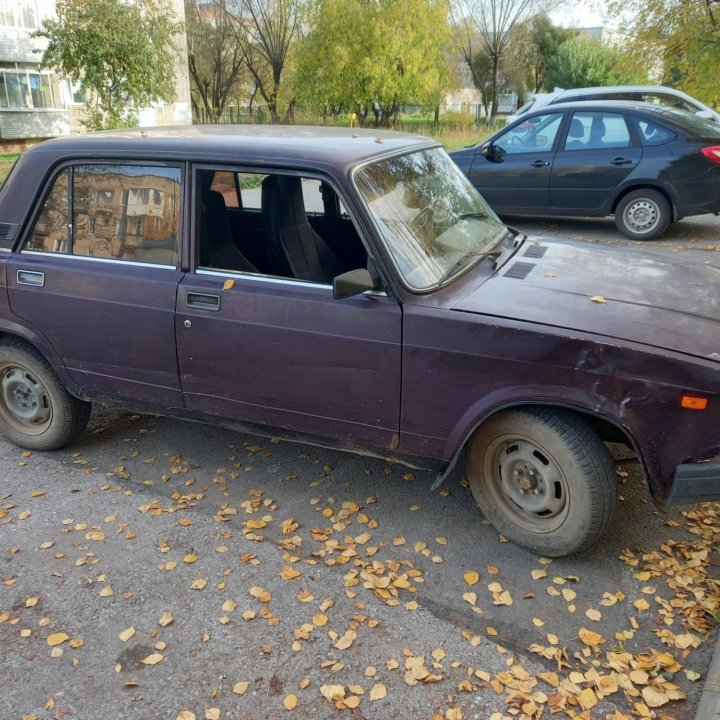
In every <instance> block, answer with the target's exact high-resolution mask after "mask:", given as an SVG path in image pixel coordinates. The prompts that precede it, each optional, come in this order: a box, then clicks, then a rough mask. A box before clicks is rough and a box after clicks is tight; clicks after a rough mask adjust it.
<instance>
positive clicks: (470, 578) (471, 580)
mask: <svg viewBox="0 0 720 720" xmlns="http://www.w3.org/2000/svg"><path fill="white" fill-rule="evenodd" d="M463 577H464V578H465V582H466V583H467V584H468V585H470V587H472V586H473V585H475V583H477V581H478V580H479V579H480V575H479V573H476V572H475V571H474V570H468V571H467V572H466V573H465V574H464V575H463Z"/></svg>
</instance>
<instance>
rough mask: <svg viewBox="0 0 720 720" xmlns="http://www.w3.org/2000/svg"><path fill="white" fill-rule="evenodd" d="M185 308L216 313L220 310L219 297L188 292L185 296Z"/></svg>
mask: <svg viewBox="0 0 720 720" xmlns="http://www.w3.org/2000/svg"><path fill="white" fill-rule="evenodd" d="M185 306H186V307H191V308H197V309H198V310H213V311H218V310H219V309H220V296H219V295H206V294H205V293H196V292H189V293H187V294H186V295H185Z"/></svg>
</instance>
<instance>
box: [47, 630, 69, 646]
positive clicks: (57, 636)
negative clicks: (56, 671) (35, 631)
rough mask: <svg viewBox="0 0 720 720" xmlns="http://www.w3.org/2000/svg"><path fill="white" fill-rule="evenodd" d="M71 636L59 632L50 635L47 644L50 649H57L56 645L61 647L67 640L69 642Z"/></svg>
mask: <svg viewBox="0 0 720 720" xmlns="http://www.w3.org/2000/svg"><path fill="white" fill-rule="evenodd" d="M69 639H70V636H69V635H68V634H67V633H64V632H59V633H53V634H52V635H48V639H47V644H48V645H49V646H50V647H55V646H56V645H61V644H62V643H64V642H65V641H66V640H69Z"/></svg>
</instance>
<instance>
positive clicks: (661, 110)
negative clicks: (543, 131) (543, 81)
mask: <svg viewBox="0 0 720 720" xmlns="http://www.w3.org/2000/svg"><path fill="white" fill-rule="evenodd" d="M603 109H604V110H608V111H612V110H615V111H618V110H632V111H633V112H637V113H641V114H645V115H648V114H650V115H660V116H662V117H663V118H665V119H667V120H668V121H670V122H674V123H675V124H676V125H682V124H683V119H684V118H685V117H692V115H690V114H689V113H687V112H686V111H684V110H681V109H679V108H673V107H669V106H667V105H653V104H652V103H646V102H642V101H640V100H576V101H574V102H564V103H562V104H558V105H543V106H542V107H539V108H537V109H534V108H530V110H528V111H527V112H526V113H523V114H522V115H520V116H519V117H518V120H520V119H523V120H527V119H528V118H529V117H532V116H533V115H545V114H547V113H549V112H566V111H570V110H603Z"/></svg>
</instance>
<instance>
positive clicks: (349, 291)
mask: <svg viewBox="0 0 720 720" xmlns="http://www.w3.org/2000/svg"><path fill="white" fill-rule="evenodd" d="M366 290H375V282H374V280H373V279H372V276H371V275H370V273H369V272H368V271H367V270H366V269H365V268H359V269H358V270H350V271H349V272H345V273H343V274H342V275H338V276H337V277H334V278H333V297H334V298H335V299H336V300H343V299H344V298H349V297H353V296H354V295H360V293H364V292H365V291H366Z"/></svg>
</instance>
